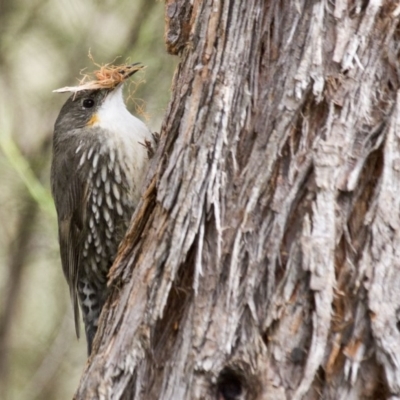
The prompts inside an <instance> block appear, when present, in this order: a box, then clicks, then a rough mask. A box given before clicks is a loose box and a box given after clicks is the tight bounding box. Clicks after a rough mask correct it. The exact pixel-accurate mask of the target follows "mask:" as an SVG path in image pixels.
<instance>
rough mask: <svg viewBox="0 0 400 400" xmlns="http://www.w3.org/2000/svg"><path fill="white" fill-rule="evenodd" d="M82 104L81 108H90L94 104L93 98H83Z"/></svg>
mask: <svg viewBox="0 0 400 400" xmlns="http://www.w3.org/2000/svg"><path fill="white" fill-rule="evenodd" d="M82 106H83V108H92V107H93V106H94V100H93V99H84V100H83V101H82Z"/></svg>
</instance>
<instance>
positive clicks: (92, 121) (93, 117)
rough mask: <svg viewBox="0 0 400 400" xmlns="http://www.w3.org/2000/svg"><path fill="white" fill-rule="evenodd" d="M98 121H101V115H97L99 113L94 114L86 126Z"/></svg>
mask: <svg viewBox="0 0 400 400" xmlns="http://www.w3.org/2000/svg"><path fill="white" fill-rule="evenodd" d="M97 122H99V117H98V116H97V114H93V115H92V117H91V118H90V119H89V121H88V123H87V124H86V126H93V125H94V124H95V123H97Z"/></svg>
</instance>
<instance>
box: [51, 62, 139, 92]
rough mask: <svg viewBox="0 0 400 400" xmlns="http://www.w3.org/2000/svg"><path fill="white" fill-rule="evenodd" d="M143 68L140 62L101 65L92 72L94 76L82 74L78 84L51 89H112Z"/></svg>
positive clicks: (63, 90)
mask: <svg viewBox="0 0 400 400" xmlns="http://www.w3.org/2000/svg"><path fill="white" fill-rule="evenodd" d="M142 68H144V66H143V65H141V64H140V63H135V64H130V65H129V64H123V65H109V64H106V65H103V66H100V69H99V70H97V71H94V72H93V75H94V78H95V79H92V80H90V79H91V78H92V76H91V75H88V74H86V75H84V76H83V78H82V79H81V81H80V82H79V85H78V86H66V87H63V88H60V89H56V90H53V92H57V93H64V92H73V93H76V92H79V91H81V90H95V89H112V88H114V87H115V86H117V85H118V84H120V83H122V82H124V81H125V80H126V79H128V78H129V77H130V76H131V75H133V74H134V73H135V72H137V71H139V70H140V69H142Z"/></svg>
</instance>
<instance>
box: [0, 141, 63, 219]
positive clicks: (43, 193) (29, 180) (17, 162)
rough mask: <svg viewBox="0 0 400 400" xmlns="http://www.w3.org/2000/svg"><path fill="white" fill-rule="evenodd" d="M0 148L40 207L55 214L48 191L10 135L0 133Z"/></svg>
mask: <svg viewBox="0 0 400 400" xmlns="http://www.w3.org/2000/svg"><path fill="white" fill-rule="evenodd" d="M0 148H1V149H2V150H3V153H4V155H5V156H6V158H7V160H8V162H9V164H10V165H11V166H12V168H14V170H15V171H16V172H17V174H18V176H19V177H20V178H21V180H22V182H23V183H24V184H25V186H26V188H27V189H28V192H29V193H30V195H31V196H32V198H33V199H34V200H35V201H36V202H37V204H38V205H39V206H40V208H41V209H42V210H43V211H45V212H47V213H49V214H51V215H52V216H55V215H56V214H55V208H54V204H53V200H52V198H51V195H50V193H49V191H48V190H46V188H45V187H44V186H43V185H42V184H41V183H40V181H39V179H38V178H37V177H36V175H35V173H34V172H33V170H32V168H31V166H30V164H29V162H28V160H27V159H26V158H25V157H24V156H23V155H22V154H21V151H20V150H19V148H18V146H17V144H16V143H15V141H14V140H13V139H12V137H11V136H7V135H1V136H0Z"/></svg>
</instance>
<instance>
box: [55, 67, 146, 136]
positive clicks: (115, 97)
mask: <svg viewBox="0 0 400 400" xmlns="http://www.w3.org/2000/svg"><path fill="white" fill-rule="evenodd" d="M142 68H143V66H142V65H140V64H139V63H136V64H132V65H129V66H125V67H118V68H117V67H112V68H102V69H100V70H99V71H97V72H96V77H97V80H95V81H90V82H87V83H84V84H82V85H79V86H76V87H65V88H62V89H58V90H55V92H59V93H60V92H61V93H63V92H72V95H71V96H70V97H69V98H68V100H67V101H66V102H65V104H64V105H63V107H62V108H61V111H60V113H59V115H58V118H57V120H56V123H55V130H56V131H57V130H59V128H64V129H63V130H64V131H65V128H67V130H68V131H70V130H73V129H79V128H84V127H92V126H95V125H97V124H99V123H101V120H102V116H106V115H107V117H108V115H110V114H111V113H114V114H116V113H117V112H118V111H121V110H125V103H124V101H123V97H122V86H123V83H124V82H125V81H126V80H127V79H128V78H129V77H131V76H132V75H133V74H135V73H136V72H137V71H139V70H140V69H142Z"/></svg>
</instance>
